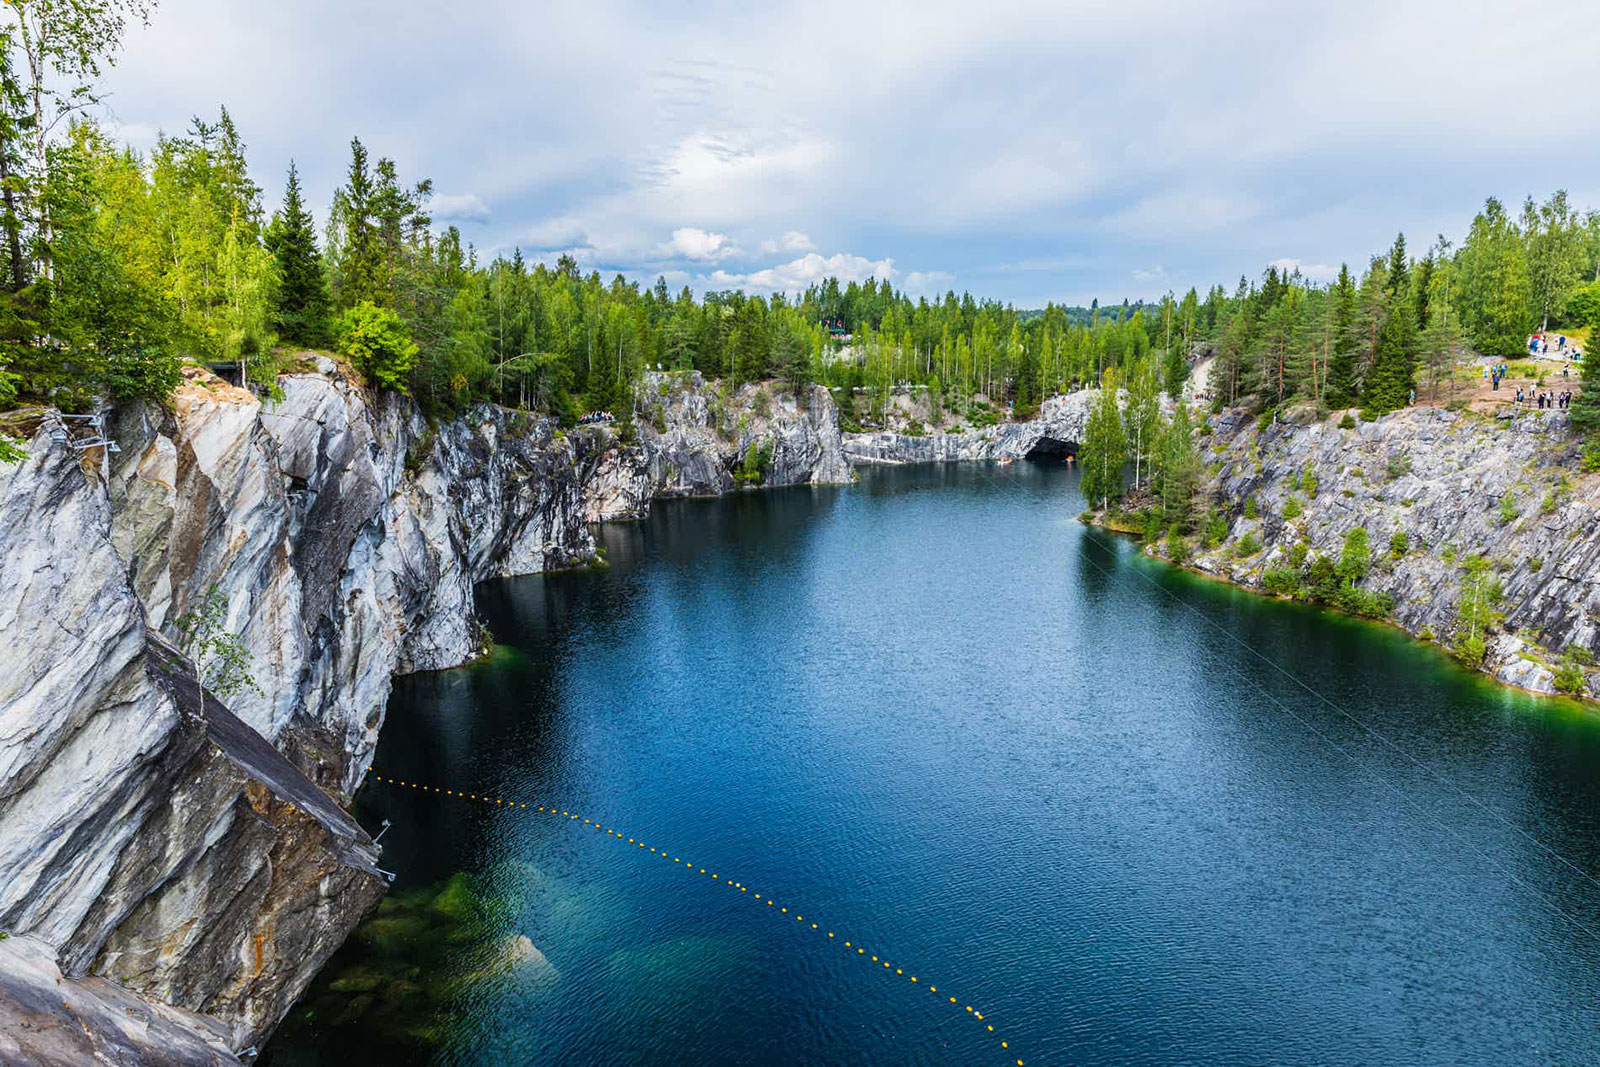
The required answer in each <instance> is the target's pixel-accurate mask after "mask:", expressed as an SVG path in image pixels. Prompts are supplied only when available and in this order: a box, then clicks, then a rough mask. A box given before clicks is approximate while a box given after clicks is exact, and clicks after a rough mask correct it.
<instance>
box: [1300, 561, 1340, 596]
mask: <svg viewBox="0 0 1600 1067" xmlns="http://www.w3.org/2000/svg"><path fill="white" fill-rule="evenodd" d="M1306 592H1307V593H1309V594H1310V596H1311V599H1312V600H1316V601H1320V602H1323V603H1328V602H1330V601H1332V600H1333V598H1334V597H1335V596H1337V595H1338V592H1339V574H1338V571H1337V570H1336V569H1335V568H1334V565H1333V560H1331V559H1329V558H1328V557H1327V556H1321V555H1319V556H1318V557H1317V558H1316V559H1314V560H1312V561H1311V566H1310V567H1308V568H1307V569H1306Z"/></svg>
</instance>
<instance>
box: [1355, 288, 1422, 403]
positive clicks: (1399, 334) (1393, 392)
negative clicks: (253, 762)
mask: <svg viewBox="0 0 1600 1067" xmlns="http://www.w3.org/2000/svg"><path fill="white" fill-rule="evenodd" d="M1411 336H1412V333H1411V316H1410V314H1409V309H1408V308H1407V307H1406V306H1405V304H1404V303H1403V302H1402V299H1401V297H1396V298H1395V299H1394V303H1393V305H1392V306H1391V307H1390V309H1389V313H1388V315H1386V316H1385V317H1384V320H1383V326H1382V328H1381V329H1379V331H1378V345H1377V349H1376V351H1375V352H1374V354H1373V359H1372V373H1371V374H1370V375H1369V376H1368V378H1367V381H1366V382H1365V383H1364V388H1363V390H1362V393H1363V396H1362V399H1363V400H1364V401H1365V410H1366V412H1367V413H1368V415H1369V416H1371V415H1386V414H1388V413H1389V412H1391V411H1397V410H1399V409H1400V408H1403V407H1405V406H1406V405H1407V404H1409V403H1410V402H1411V393H1412V391H1413V390H1414V389H1415V388H1416V378H1415V370H1414V366H1413V359H1412V353H1411Z"/></svg>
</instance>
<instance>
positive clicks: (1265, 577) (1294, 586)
mask: <svg viewBox="0 0 1600 1067" xmlns="http://www.w3.org/2000/svg"><path fill="white" fill-rule="evenodd" d="M1261 588H1262V589H1265V590H1266V591H1267V592H1269V593H1272V594H1274V595H1275V596H1288V597H1298V596H1299V595H1300V574H1299V572H1297V571H1296V570H1295V569H1294V568H1292V567H1268V568H1267V569H1266V571H1265V572H1264V573H1263V574H1262V575H1261Z"/></svg>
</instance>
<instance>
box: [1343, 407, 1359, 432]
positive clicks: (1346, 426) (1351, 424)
mask: <svg viewBox="0 0 1600 1067" xmlns="http://www.w3.org/2000/svg"><path fill="white" fill-rule="evenodd" d="M1355 428H1356V417H1355V416H1354V415H1352V414H1350V413H1349V412H1348V411H1347V412H1345V413H1344V418H1342V419H1340V420H1339V429H1341V430H1353V429H1355Z"/></svg>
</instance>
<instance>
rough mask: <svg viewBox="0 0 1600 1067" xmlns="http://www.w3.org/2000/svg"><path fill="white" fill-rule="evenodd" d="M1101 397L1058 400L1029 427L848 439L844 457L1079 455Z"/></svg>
mask: <svg viewBox="0 0 1600 1067" xmlns="http://www.w3.org/2000/svg"><path fill="white" fill-rule="evenodd" d="M1099 395H1100V391H1099V390H1098V389H1086V390H1082V391H1080V392H1076V393H1071V394H1068V395H1067V396H1055V397H1051V398H1050V399H1048V400H1046V401H1045V402H1044V403H1043V404H1041V405H1040V407H1039V417H1038V418H1037V419H1033V420H1031V421H1029V422H1011V423H1002V424H1000V425H998V426H988V427H984V428H983V429H977V430H963V431H962V432H960V433H931V434H923V435H921V436H917V437H908V436H906V435H905V434H899V433H851V434H845V435H844V454H845V456H846V458H848V459H849V460H850V461H851V462H853V463H939V462H953V461H956V460H996V459H1025V458H1027V457H1028V456H1029V455H1033V454H1036V451H1037V452H1047V453H1051V454H1062V453H1063V452H1067V451H1070V452H1076V451H1077V448H1078V444H1079V442H1081V441H1082V440H1083V432H1084V427H1085V426H1086V425H1087V424H1088V421H1089V409H1090V408H1091V407H1093V405H1094V401H1095V399H1096V398H1097V397H1098V396H1099Z"/></svg>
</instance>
